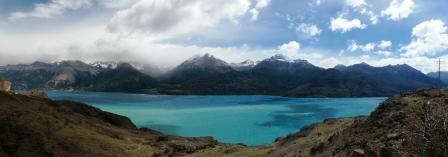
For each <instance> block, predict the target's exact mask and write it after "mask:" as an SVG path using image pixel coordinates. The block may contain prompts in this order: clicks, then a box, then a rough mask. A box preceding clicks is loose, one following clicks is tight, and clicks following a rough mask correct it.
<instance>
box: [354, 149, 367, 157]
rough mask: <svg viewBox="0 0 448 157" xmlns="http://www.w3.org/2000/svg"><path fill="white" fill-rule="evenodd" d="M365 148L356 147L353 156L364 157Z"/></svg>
mask: <svg viewBox="0 0 448 157" xmlns="http://www.w3.org/2000/svg"><path fill="white" fill-rule="evenodd" d="M364 155H365V154H364V150H363V149H355V150H353V153H352V157H364Z"/></svg>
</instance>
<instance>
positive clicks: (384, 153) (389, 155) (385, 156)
mask: <svg viewBox="0 0 448 157" xmlns="http://www.w3.org/2000/svg"><path fill="white" fill-rule="evenodd" d="M381 157H401V155H400V153H399V152H398V151H397V150H396V149H394V148H381Z"/></svg>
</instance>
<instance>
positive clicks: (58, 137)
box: [0, 92, 217, 157]
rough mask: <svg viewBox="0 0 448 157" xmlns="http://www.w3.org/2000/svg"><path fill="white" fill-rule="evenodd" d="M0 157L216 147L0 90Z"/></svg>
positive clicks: (141, 156) (91, 156)
mask: <svg viewBox="0 0 448 157" xmlns="http://www.w3.org/2000/svg"><path fill="white" fill-rule="evenodd" d="M0 132H1V134H0V156H2V157H15V156H36V157H39V156H42V157H47V156H65V157H79V156H83V157H97V156H111V157H112V156H136V157H151V156H182V155H184V154H188V153H192V152H194V151H197V150H200V149H204V148H209V147H213V146H214V145H216V144H217V142H216V141H215V140H213V139H212V138H210V137H204V138H183V137H176V136H167V135H164V134H163V133H160V132H156V131H152V130H149V129H138V128H136V127H135V125H134V124H133V123H132V122H131V121H130V120H129V119H128V118H127V117H123V116H119V115H115V114H112V113H108V112H104V111H101V110H99V109H97V108H94V107H90V106H88V105H86V104H82V103H77V102H70V101H52V100H49V99H46V98H39V97H29V96H25V95H19V94H13V93H4V92H0Z"/></svg>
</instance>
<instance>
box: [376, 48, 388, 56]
mask: <svg viewBox="0 0 448 157" xmlns="http://www.w3.org/2000/svg"><path fill="white" fill-rule="evenodd" d="M375 53H376V54H379V55H383V56H385V57H389V56H391V55H392V52H391V51H384V50H380V51H376V52H375Z"/></svg>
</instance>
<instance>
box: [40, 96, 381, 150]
mask: <svg viewBox="0 0 448 157" xmlns="http://www.w3.org/2000/svg"><path fill="white" fill-rule="evenodd" d="M48 95H49V97H51V98H52V99H57V100H61V99H63V100H73V101H80V102H85V103H87V104H90V105H92V106H95V107H98V108H100V109H102V110H104V111H109V112H112V113H116V114H120V115H124V116H127V117H129V118H130V119H131V120H132V121H133V122H134V123H135V124H136V125H137V126H138V127H147V128H151V129H154V130H158V131H162V132H164V133H167V134H171V135H180V136H188V137H198V136H213V137H214V138H215V139H217V140H219V141H220V142H226V143H244V144H247V145H259V144H267V143H271V142H273V141H274V140H275V139H276V138H277V137H281V136H286V135H288V134H290V133H294V132H297V131H298V130H299V129H300V128H302V127H304V126H306V125H310V124H312V123H315V122H319V121H322V120H324V119H326V118H337V117H351V116H358V115H369V114H370V113H371V112H372V111H373V110H374V109H375V108H376V107H377V106H378V105H379V103H381V102H382V101H384V100H385V98H285V97H276V96H167V95H144V94H123V93H99V92H49V93H48Z"/></svg>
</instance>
